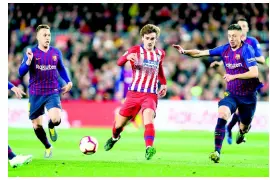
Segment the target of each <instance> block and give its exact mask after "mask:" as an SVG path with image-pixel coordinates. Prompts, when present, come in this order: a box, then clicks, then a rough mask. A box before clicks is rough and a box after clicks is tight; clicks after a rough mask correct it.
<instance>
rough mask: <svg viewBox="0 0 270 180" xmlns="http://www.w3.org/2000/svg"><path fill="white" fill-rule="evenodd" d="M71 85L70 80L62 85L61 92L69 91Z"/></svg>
mask: <svg viewBox="0 0 270 180" xmlns="http://www.w3.org/2000/svg"><path fill="white" fill-rule="evenodd" d="M72 86H73V84H72V82H69V83H67V84H66V85H65V86H64V87H62V91H63V94H66V93H67V92H69V91H70V89H71V88H72Z"/></svg>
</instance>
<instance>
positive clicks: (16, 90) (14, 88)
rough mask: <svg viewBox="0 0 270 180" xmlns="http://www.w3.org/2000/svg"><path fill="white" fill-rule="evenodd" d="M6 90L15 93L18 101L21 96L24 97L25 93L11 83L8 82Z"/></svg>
mask: <svg viewBox="0 0 270 180" xmlns="http://www.w3.org/2000/svg"><path fill="white" fill-rule="evenodd" d="M8 89H10V90H11V91H13V92H14V93H15V95H16V97H17V98H19V99H21V98H22V96H23V95H26V94H25V92H23V90H21V89H20V88H17V87H16V86H14V85H13V84H12V83H11V82H8Z"/></svg>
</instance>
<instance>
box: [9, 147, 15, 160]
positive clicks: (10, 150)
mask: <svg viewBox="0 0 270 180" xmlns="http://www.w3.org/2000/svg"><path fill="white" fill-rule="evenodd" d="M14 157H16V154H14V152H13V151H12V149H11V148H10V147H9V146H8V159H9V160H11V159H13V158H14Z"/></svg>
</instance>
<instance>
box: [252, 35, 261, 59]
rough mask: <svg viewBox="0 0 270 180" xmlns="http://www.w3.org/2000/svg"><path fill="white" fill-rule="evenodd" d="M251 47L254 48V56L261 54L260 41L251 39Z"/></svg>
mask: <svg viewBox="0 0 270 180" xmlns="http://www.w3.org/2000/svg"><path fill="white" fill-rule="evenodd" d="M252 47H253V49H254V52H255V57H260V56H262V50H261V45H260V43H259V42H258V40H257V39H255V38H254V39H252Z"/></svg>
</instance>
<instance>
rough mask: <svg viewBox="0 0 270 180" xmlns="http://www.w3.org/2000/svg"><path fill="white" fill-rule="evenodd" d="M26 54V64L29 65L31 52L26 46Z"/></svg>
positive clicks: (31, 56) (31, 57)
mask: <svg viewBox="0 0 270 180" xmlns="http://www.w3.org/2000/svg"><path fill="white" fill-rule="evenodd" d="M26 56H27V61H26V64H27V65H28V66H29V65H30V64H31V62H32V59H33V52H32V50H31V49H30V48H27V50H26Z"/></svg>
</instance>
